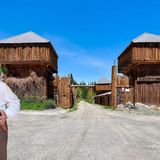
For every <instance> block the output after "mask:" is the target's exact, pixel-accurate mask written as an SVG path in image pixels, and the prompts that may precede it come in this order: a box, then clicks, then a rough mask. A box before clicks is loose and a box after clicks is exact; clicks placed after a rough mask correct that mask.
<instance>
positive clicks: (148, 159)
mask: <svg viewBox="0 0 160 160" xmlns="http://www.w3.org/2000/svg"><path fill="white" fill-rule="evenodd" d="M8 123H9V142H8V160H159V159H160V116H151V115H136V114H133V113H132V114H130V113H126V112H119V111H110V110H105V109H103V108H102V107H98V106H95V105H91V104H88V103H85V102H81V103H80V106H79V109H78V110H77V111H75V112H69V113H68V112H67V113H66V112H65V111H64V110H55V111H44V112H32V111H30V112H28V111H23V112H20V113H19V114H18V115H17V117H15V118H14V119H10V120H9V121H8Z"/></svg>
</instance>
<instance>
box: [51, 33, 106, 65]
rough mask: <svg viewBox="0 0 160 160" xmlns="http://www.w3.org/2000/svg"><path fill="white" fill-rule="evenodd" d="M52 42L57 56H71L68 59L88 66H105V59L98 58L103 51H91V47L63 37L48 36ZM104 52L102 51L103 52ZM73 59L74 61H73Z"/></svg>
mask: <svg viewBox="0 0 160 160" xmlns="http://www.w3.org/2000/svg"><path fill="white" fill-rule="evenodd" d="M48 37H49V38H50V40H51V41H52V42H53V45H54V47H55V49H56V50H57V53H58V55H59V57H60V58H61V57H62V56H65V57H66V58H72V59H70V60H72V61H73V63H76V64H81V65H85V66H90V67H97V68H106V65H107V60H105V59H103V58H100V57H99V56H98V55H101V54H102V53H101V52H103V51H101V50H96V51H92V50H91V49H86V48H84V47H81V46H79V45H77V44H74V43H72V42H70V41H69V40H67V39H65V38H64V37H60V36H55V37H52V36H48ZM103 54H104V52H103ZM74 61H75V62H74Z"/></svg>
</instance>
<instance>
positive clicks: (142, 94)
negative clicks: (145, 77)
mask: <svg viewBox="0 0 160 160" xmlns="http://www.w3.org/2000/svg"><path fill="white" fill-rule="evenodd" d="M135 101H136V102H140V103H144V104H147V105H157V106H160V82H159V83H138V84H137V87H136V99H135Z"/></svg>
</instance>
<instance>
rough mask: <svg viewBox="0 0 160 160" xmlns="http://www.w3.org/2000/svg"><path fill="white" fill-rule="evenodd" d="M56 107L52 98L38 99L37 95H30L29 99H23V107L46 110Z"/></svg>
mask: <svg viewBox="0 0 160 160" xmlns="http://www.w3.org/2000/svg"><path fill="white" fill-rule="evenodd" d="M55 107H56V104H55V102H54V100H52V99H47V100H44V99H38V98H37V97H30V98H28V99H21V109H22V110H24V109H27V110H44V109H53V108H55Z"/></svg>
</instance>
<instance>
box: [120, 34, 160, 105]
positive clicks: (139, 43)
mask: <svg viewBox="0 0 160 160" xmlns="http://www.w3.org/2000/svg"><path fill="white" fill-rule="evenodd" d="M118 72H119V73H123V74H125V75H127V76H128V77H129V85H130V87H132V88H133V103H136V102H140V103H144V104H147V105H158V106H159V105H160V35H155V34H150V33H144V34H142V35H140V36H139V37H138V38H136V39H134V40H133V41H131V43H130V44H129V46H128V47H127V48H126V49H125V50H124V51H123V52H122V53H121V54H120V56H119V57H118Z"/></svg>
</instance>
